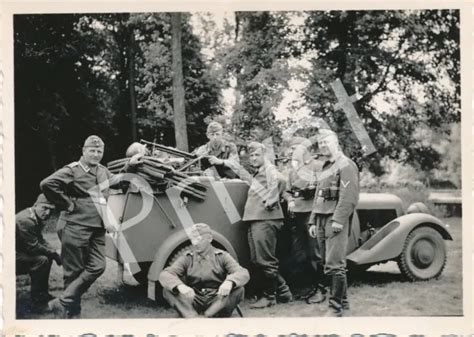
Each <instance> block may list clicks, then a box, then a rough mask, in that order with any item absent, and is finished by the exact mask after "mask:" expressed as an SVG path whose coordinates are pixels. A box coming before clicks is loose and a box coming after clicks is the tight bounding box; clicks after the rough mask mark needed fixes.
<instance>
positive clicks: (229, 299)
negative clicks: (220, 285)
mask: <svg viewBox="0 0 474 337" xmlns="http://www.w3.org/2000/svg"><path fill="white" fill-rule="evenodd" d="M244 293H245V291H244V288H243V287H238V288H234V289H232V291H231V292H230V294H229V296H225V297H222V296H217V295H215V296H214V298H213V300H212V303H211V305H210V306H209V308H207V310H206V311H205V312H204V316H206V317H230V316H232V312H233V311H234V309H235V307H236V306H237V305H238V304H239V303H240V302H241V301H242V300H243V299H244Z"/></svg>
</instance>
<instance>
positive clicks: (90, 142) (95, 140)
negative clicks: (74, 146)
mask: <svg viewBox="0 0 474 337" xmlns="http://www.w3.org/2000/svg"><path fill="white" fill-rule="evenodd" d="M84 147H104V142H103V141H102V139H100V137H99V136H95V135H92V136H89V137H87V139H86V141H85V142H84Z"/></svg>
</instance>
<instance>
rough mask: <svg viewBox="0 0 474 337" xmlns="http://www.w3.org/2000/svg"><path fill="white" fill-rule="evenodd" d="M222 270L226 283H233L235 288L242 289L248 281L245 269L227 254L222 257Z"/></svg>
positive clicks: (248, 276)
mask: <svg viewBox="0 0 474 337" xmlns="http://www.w3.org/2000/svg"><path fill="white" fill-rule="evenodd" d="M222 259H223V264H224V268H225V270H226V272H227V277H226V278H225V280H226V281H230V282H233V283H234V284H235V287H242V286H244V285H246V284H247V283H248V281H249V280H250V275H249V272H248V270H247V269H245V268H244V267H242V266H241V265H240V264H239V263H238V262H237V261H235V260H234V258H233V257H232V256H230V254H229V253H224V254H223V255H222Z"/></svg>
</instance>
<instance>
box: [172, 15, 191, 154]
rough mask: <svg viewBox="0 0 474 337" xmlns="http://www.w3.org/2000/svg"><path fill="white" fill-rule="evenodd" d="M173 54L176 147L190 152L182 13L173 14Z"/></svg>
mask: <svg viewBox="0 0 474 337" xmlns="http://www.w3.org/2000/svg"><path fill="white" fill-rule="evenodd" d="M171 52H172V59H173V64H172V67H173V68H172V71H173V109H174V130H175V139H176V147H177V148H178V149H179V150H182V151H188V133H187V128H186V111H185V109H184V84H183V60H182V55H181V13H171Z"/></svg>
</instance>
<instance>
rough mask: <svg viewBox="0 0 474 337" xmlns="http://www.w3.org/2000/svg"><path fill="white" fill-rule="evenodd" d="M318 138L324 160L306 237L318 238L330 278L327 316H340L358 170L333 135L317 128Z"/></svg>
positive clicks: (344, 303)
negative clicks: (308, 235)
mask: <svg viewBox="0 0 474 337" xmlns="http://www.w3.org/2000/svg"><path fill="white" fill-rule="evenodd" d="M317 139H318V147H319V151H320V152H321V154H322V155H323V156H325V157H326V161H325V163H324V165H323V168H322V171H321V172H320V173H319V174H318V185H317V188H316V195H315V198H314V204H313V210H312V212H311V217H310V219H309V225H310V227H309V234H310V235H311V236H312V237H317V239H318V243H319V246H320V248H321V254H322V260H323V262H324V272H325V274H326V275H327V277H330V284H331V287H330V294H331V295H330V299H329V310H330V311H329V312H328V314H330V315H333V316H338V317H340V316H342V315H343V312H344V310H348V309H349V302H348V300H347V276H346V249H347V244H348V240H349V233H350V226H351V220H352V215H353V213H354V210H355V207H356V205H357V202H358V200H359V170H358V168H357V166H356V164H355V163H354V162H353V161H352V160H351V159H349V158H348V157H346V156H345V155H344V153H343V152H342V150H341V148H340V146H339V141H338V138H337V135H336V134H335V133H334V132H332V131H330V130H327V129H320V130H319V131H318V138H317Z"/></svg>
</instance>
